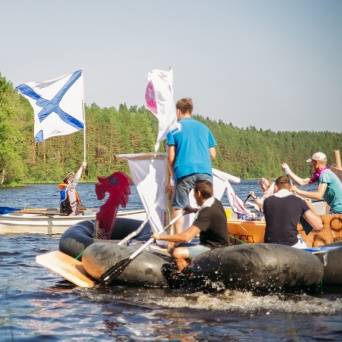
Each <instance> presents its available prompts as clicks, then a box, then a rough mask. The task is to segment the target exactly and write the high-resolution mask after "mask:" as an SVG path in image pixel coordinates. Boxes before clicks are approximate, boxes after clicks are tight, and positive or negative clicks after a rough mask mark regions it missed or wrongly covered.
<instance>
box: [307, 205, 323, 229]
mask: <svg viewBox="0 0 342 342" xmlns="http://www.w3.org/2000/svg"><path fill="white" fill-rule="evenodd" d="M303 217H304V219H305V221H306V222H307V223H309V225H310V226H311V227H312V228H313V230H315V231H320V230H322V229H323V223H322V220H321V218H320V217H319V216H318V215H316V214H315V213H314V212H313V211H312V210H311V209H309V210H307V211H306V212H305V213H304V215H303Z"/></svg>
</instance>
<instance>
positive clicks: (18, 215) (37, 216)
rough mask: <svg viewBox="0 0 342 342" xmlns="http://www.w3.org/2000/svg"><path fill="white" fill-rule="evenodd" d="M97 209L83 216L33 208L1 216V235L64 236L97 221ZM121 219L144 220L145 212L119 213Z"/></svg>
mask: <svg viewBox="0 0 342 342" xmlns="http://www.w3.org/2000/svg"><path fill="white" fill-rule="evenodd" d="M97 210H98V209H97V208H91V209H87V210H85V211H84V212H83V215H77V216H66V215H61V214H60V213H59V210H58V209H56V208H31V209H23V210H18V211H13V212H10V213H7V214H3V215H0V235H1V234H63V233H64V232H65V231H66V230H67V229H68V228H69V227H70V226H73V225H75V224H77V223H79V222H81V221H89V220H90V221H91V220H95V216H96V212H97ZM118 216H119V217H125V216H129V217H130V218H134V219H139V220H144V219H145V217H146V213H145V211H143V210H128V211H123V210H122V211H119V212H118Z"/></svg>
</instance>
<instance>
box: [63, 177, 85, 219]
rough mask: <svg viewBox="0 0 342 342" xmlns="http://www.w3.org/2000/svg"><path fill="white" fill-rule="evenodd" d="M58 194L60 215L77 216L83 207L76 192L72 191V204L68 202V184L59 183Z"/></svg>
mask: <svg viewBox="0 0 342 342" xmlns="http://www.w3.org/2000/svg"><path fill="white" fill-rule="evenodd" d="M58 188H59V194H60V205H59V210H60V213H61V214H65V215H70V214H72V213H74V214H75V215H78V214H79V213H80V211H81V209H82V208H84V206H83V205H82V203H81V199H80V196H79V194H78V192H77V191H76V190H75V189H74V190H73V192H74V194H75V201H74V202H73V203H71V202H70V196H69V188H68V184H66V183H60V184H58Z"/></svg>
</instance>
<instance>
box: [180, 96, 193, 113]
mask: <svg viewBox="0 0 342 342" xmlns="http://www.w3.org/2000/svg"><path fill="white" fill-rule="evenodd" d="M176 108H177V109H179V110H180V111H181V112H182V113H183V114H184V113H190V114H192V110H193V104H192V100H191V99H190V98H189V97H185V98H183V99H180V100H178V101H177V103H176Z"/></svg>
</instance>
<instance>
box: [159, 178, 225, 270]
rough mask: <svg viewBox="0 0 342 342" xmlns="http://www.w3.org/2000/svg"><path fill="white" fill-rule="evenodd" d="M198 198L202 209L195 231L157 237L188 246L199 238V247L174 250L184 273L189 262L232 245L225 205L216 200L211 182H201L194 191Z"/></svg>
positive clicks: (174, 254) (196, 184) (199, 212)
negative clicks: (200, 255)
mask: <svg viewBox="0 0 342 342" xmlns="http://www.w3.org/2000/svg"><path fill="white" fill-rule="evenodd" d="M194 196H195V199H196V202H197V204H198V205H199V207H200V208H199V210H198V212H197V214H196V218H195V221H194V223H193V224H192V226H191V227H189V228H188V229H186V230H185V231H183V232H181V233H178V234H174V235H163V234H161V235H159V234H154V235H153V237H154V238H155V239H156V240H164V241H170V242H176V243H184V242H189V241H191V240H192V239H193V238H194V237H196V236H197V235H198V234H199V236H200V243H199V244H197V245H192V246H186V247H176V248H175V249H174V250H173V253H172V255H173V257H174V258H175V261H176V263H177V267H178V269H179V270H180V271H182V270H183V269H184V268H185V267H186V266H187V265H188V261H187V260H188V259H192V258H194V257H195V256H197V255H199V254H201V253H204V252H206V251H209V250H211V249H212V248H217V247H223V246H227V245H228V244H229V240H228V226H227V218H226V214H225V212H224V209H223V206H222V204H221V202H220V201H218V200H217V199H216V198H214V197H213V186H212V183H211V182H209V181H207V180H200V181H197V182H196V183H195V187H194Z"/></svg>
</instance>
